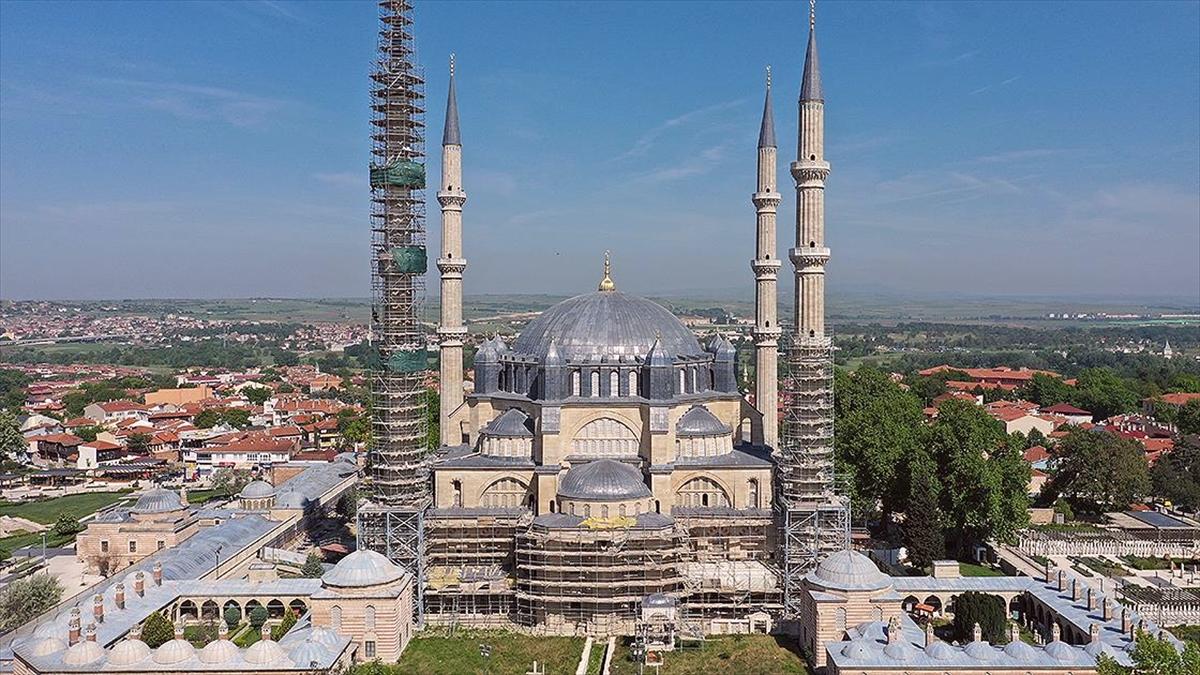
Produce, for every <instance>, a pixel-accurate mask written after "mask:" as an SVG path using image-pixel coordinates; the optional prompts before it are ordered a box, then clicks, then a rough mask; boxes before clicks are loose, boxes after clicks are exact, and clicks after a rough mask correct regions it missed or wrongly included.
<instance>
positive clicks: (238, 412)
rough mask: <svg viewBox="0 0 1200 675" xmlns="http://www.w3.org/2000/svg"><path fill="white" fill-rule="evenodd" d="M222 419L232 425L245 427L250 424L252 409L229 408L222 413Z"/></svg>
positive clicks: (240, 427)
mask: <svg viewBox="0 0 1200 675" xmlns="http://www.w3.org/2000/svg"><path fill="white" fill-rule="evenodd" d="M221 419H223V420H224V421H225V423H226V424H228V425H229V426H231V427H236V428H238V429H245V428H246V427H248V426H250V411H249V410H243V409H241V408H229V409H227V410H225V411H224V412H222V413H221Z"/></svg>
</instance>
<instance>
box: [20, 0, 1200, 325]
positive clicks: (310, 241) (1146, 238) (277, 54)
mask: <svg viewBox="0 0 1200 675" xmlns="http://www.w3.org/2000/svg"><path fill="white" fill-rule="evenodd" d="M416 18H417V28H416V30H417V34H418V46H419V50H420V59H421V61H422V62H423V64H424V66H425V68H426V72H427V79H428V82H429V84H428V96H429V101H428V102H429V106H428V107H429V122H430V133H429V138H430V140H431V143H430V144H429V152H430V154H431V159H430V172H431V174H432V175H436V174H437V172H438V170H439V169H438V167H437V163H438V154H439V148H438V146H437V143H438V142H439V141H440V137H441V133H440V132H441V119H442V115H443V113H444V101H445V93H446V60H447V56H448V54H449V53H450V52H451V51H454V52H456V53H457V55H458V64H459V68H458V73H459V80H458V91H459V105H460V112H461V118H462V128H463V140H464V146H465V149H464V157H465V166H466V168H465V180H464V182H465V187H466V189H467V192H468V195H469V200H468V202H467V205H466V212H465V232H466V234H465V238H466V241H465V248H466V255H467V257H468V259H469V267H468V270H467V281H466V288H467V292H468V293H486V292H495V293H506V292H552V293H569V292H582V291H586V290H590V289H591V288H592V287H594V284H595V283H596V281H597V280H598V278H599V268H600V261H601V258H602V256H603V251H604V250H605V249H612V251H613V257H614V277H615V279H616V281H617V283H618V285H619V286H620V287H621V288H623V289H625V290H631V291H634V292H640V293H672V292H677V291H712V292H722V293H734V292H740V293H742V294H744V295H746V296H749V294H750V292H751V288H752V277H751V272H750V270H749V266H748V261H749V259H750V257H751V255H752V251H753V228H754V215H753V214H754V211H753V206H752V205H751V204H750V201H749V195H750V193H751V191H752V190H753V188H754V161H755V148H754V145H755V140H756V138H757V130H758V121H759V115H760V111H761V97H762V87H763V67H764V65H765V64H768V63H770V64H772V65H773V67H774V82H775V90H774V95H775V113H776V119H777V121H778V128H777V136H778V138H779V139H780V145H781V147H780V159H781V162H780V167H781V175H785V174H786V166H787V162H789V161H791V159H792V157H793V155H794V153H795V142H794V139H795V126H796V109H795V98H796V92H797V91H798V87H799V77H800V70H801V67H802V59H803V50H804V41H805V33H806V28H807V3H786V4H784V3H748V2H738V3H687V2H667V3H633V2H610V3H597V4H586V3H578V4H571V3H536V2H518V3H504V4H501V3H494V4H488V3H474V2H472V3H458V2H436V3H434V2H429V3H422V4H420V5H419V6H418V8H417V13H416ZM375 30H376V11H375V5H374V4H373V3H357V2H336V3H317V2H303V3H289V2H197V3H117V2H104V3H69V4H55V3H49V2H36V3H34V2H12V1H10V2H4V3H0V296H3V297H6V298H23V297H51V298H110V297H216V296H251V295H254V296H365V295H366V294H367V292H368V278H367V274H368V269H367V265H366V257H367V248H368V247H367V241H368V225H367V206H368V193H367V188H366V164H367V162H368V159H369V158H368V150H369V147H368V140H367V133H368V124H367V120H368V108H367V103H368V100H367V85H368V79H367V74H368V72H369V68H370V63H371V59H372V55H373V50H374V40H375ZM818 36H819V44H820V48H821V64H822V70H823V74H824V80H825V90H826V97H827V122H826V132H827V156H828V158H829V160H830V162H831V163H832V165H833V173H832V175H831V176H830V180H829V187H828V199H827V222H828V239H829V243H830V246H831V248H832V249H833V255H834V257H833V260H832V262H831V264H830V267H829V275H830V277H829V285H830V288H831V290H832V292H833V293H835V294H836V293H838V292H845V291H874V290H892V291H911V292H914V293H919V294H938V293H949V292H953V293H956V294H961V293H978V294H1038V295H1044V294H1049V295H1074V294H1088V295H1113V296H1116V295H1121V296H1129V295H1143V296H1176V297H1178V296H1183V297H1188V298H1195V299H1196V300H1197V302H1200V195H1198V191H1200V187H1198V186H1200V3H1195V2H1187V3H1185V2H1177V3H1147V2H1139V3H1130V2H1120V3H1100V2H1064V3H1050V2H1044V3H1029V2H1026V3H983V4H976V3H964V2H955V3H950V2H933V3H898V2H897V3H892V2H888V3H834V2H824V3H821V4H820V6H819V7H818ZM783 192H784V202H783V204H782V205H781V206H780V219H779V222H780V228H779V231H780V234H779V239H780V242H781V247H780V248H781V251H780V253H781V256H782V255H785V253H786V247H787V246H790V245H791V241H792V239H793V229H792V222H793V218H794V215H793V214H794V195H793V194H790V193H791V190H789V189H786V188H785V189H784V190H783ZM429 212H430V217H429V219H428V223H427V225H428V228H429V231H430V239H431V247H433V246H435V245H436V240H437V232H438V228H439V224H440V219H439V217H438V212H437V203H436V200H434V199H433V198H432V196H431V197H430V207H429ZM430 287H431V291H436V283H435V282H432V279H431V283H430ZM780 297H781V299H784V300H783V301H784V302H787V301H786V298H788V297H789V296H788V292H787V290H786V287H785V288H784V289H781V295H780Z"/></svg>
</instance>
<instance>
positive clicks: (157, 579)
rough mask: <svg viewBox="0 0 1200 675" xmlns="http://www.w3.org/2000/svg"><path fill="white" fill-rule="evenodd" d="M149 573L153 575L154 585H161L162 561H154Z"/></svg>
mask: <svg viewBox="0 0 1200 675" xmlns="http://www.w3.org/2000/svg"><path fill="white" fill-rule="evenodd" d="M150 574H152V575H153V576H154V585H155V586H162V563H161V562H156V563H154V569H152V570H151V571H150Z"/></svg>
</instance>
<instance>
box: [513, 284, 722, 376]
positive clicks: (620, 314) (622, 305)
mask: <svg viewBox="0 0 1200 675" xmlns="http://www.w3.org/2000/svg"><path fill="white" fill-rule="evenodd" d="M656 338H657V339H658V340H659V346H660V347H661V348H662V349H663V350H664V351H665V352H666V354H667V355H670V356H697V355H701V354H704V350H703V349H702V348H701V347H700V343H699V342H698V341H697V340H696V336H695V335H694V334H693V333H692V331H691V330H689V329H688V327H687V326H685V325H683V322H682V321H680V320H679V319H677V318H675V315H674V314H671V312H670V311H668V310H667V309H666V308H665V307H663V306H662V305H660V304H658V303H656V302H653V301H651V300H647V299H646V298H640V297H638V296H636V295H626V294H624V293H621V292H619V291H597V292H595V293H585V294H584V295H577V296H575V297H573V298H569V299H567V300H563V301H562V302H560V303H558V304H557V305H554V306H553V307H551V308H550V309H547V310H546V311H544V312H542V315H541V316H539V317H538V318H536V319H534V320H533V321H531V322H530V323H529V325H528V326H526V327H525V330H523V331H521V335H520V336H519V337H518V338H517V340H516V342H515V343H513V346H512V351H513V352H514V353H516V354H520V355H525V356H534V357H537V358H538V359H539V360H541V359H544V358H545V356H546V353H547V352H548V351H550V345H551V343H553V344H554V347H555V349H556V350H557V351H558V354H559V356H560V357H561V358H563V359H565V360H568V361H592V360H599V359H600V358H603V357H608V358H610V359H612V358H614V357H616V358H619V357H627V358H628V359H632V358H633V357H644V356H646V353H647V352H649V351H650V347H652V346H653V345H654V340H655V339H656Z"/></svg>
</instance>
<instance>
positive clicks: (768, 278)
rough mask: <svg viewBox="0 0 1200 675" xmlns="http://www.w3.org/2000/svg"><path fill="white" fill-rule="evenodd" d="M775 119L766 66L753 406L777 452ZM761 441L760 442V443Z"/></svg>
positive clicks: (757, 204) (757, 205) (756, 198)
mask: <svg viewBox="0 0 1200 675" xmlns="http://www.w3.org/2000/svg"><path fill="white" fill-rule="evenodd" d="M776 153H777V148H776V144H775V117H774V114H773V113H772V111H771V67H770V66H767V94H766V99H765V100H764V101H763V114H762V127H761V128H760V129H759V132H758V187H757V189H756V190H755V191H754V194H753V195H752V196H751V201H752V202H753V203H754V209H755V212H756V216H757V224H756V229H755V237H754V240H755V247H754V260H752V261H750V268H751V269H752V270H754V287H755V293H754V373H755V375H754V403H755V405H756V406H758V409H759V411H761V412H762V416H763V420H762V425H763V434H762V442H763V443H764V444H766V445H767V446H769V447H772V448H775V447H778V440H779V411H778V407H777V402H778V400H779V393H778V386H779V367H778V361H779V334H780V332H781V331H780V328H779V321H778V318H777V316H776V315H777V306H778V298H777V290H776V286H777V281H778V277H779V266H780V265H779V259H778V258H776V257H775V211H776V208H777V207H778V206H779V191H778V189H777V183H776V163H775V162H776ZM757 440H758V439H755V441H757Z"/></svg>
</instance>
